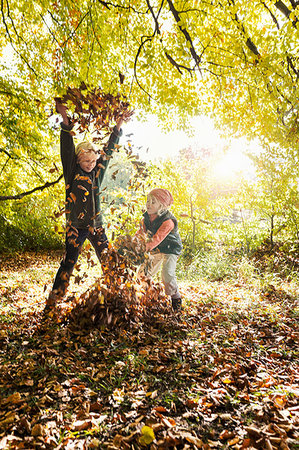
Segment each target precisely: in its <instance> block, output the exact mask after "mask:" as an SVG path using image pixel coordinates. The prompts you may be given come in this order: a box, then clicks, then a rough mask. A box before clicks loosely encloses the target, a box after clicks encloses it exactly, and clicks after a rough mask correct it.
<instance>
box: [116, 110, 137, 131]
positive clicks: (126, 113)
mask: <svg viewBox="0 0 299 450" xmlns="http://www.w3.org/2000/svg"><path fill="white" fill-rule="evenodd" d="M133 114H134V110H131V111H129V110H128V109H126V110H124V112H123V113H122V115H121V117H119V118H118V119H117V122H116V128H117V129H118V131H119V130H120V128H121V126H122V124H123V123H124V122H128V121H129V120H130V119H131V117H132V115H133Z"/></svg>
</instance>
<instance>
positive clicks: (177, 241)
mask: <svg viewBox="0 0 299 450" xmlns="http://www.w3.org/2000/svg"><path fill="white" fill-rule="evenodd" d="M143 217H144V225H145V228H146V230H147V231H150V233H151V235H152V236H154V234H156V232H157V231H158V229H159V228H160V226H161V225H162V223H163V222H165V221H166V220H168V219H171V220H172V221H173V223H174V228H173V230H171V232H170V233H169V234H168V235H167V236H166V238H165V239H163V241H162V242H161V243H160V244H159V245H158V246H157V247H156V248H158V249H159V250H160V252H161V253H166V254H170V253H172V254H174V255H179V254H180V253H181V252H182V249H183V245H182V241H181V237H180V234H179V231H178V221H177V220H176V218H175V217H174V215H173V214H171V212H169V211H167V212H166V213H164V214H162V216H158V217H156V219H155V220H153V221H152V222H151V221H150V218H149V215H148V213H147V212H145V213H144V214H143Z"/></svg>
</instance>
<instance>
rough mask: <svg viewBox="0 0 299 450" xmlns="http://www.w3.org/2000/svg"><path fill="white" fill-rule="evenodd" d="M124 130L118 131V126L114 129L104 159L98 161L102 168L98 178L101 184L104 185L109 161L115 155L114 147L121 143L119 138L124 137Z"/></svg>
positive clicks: (105, 149)
mask: <svg viewBox="0 0 299 450" xmlns="http://www.w3.org/2000/svg"><path fill="white" fill-rule="evenodd" d="M122 133H123V132H122V129H120V130H119V131H118V129H117V128H116V126H115V127H114V128H113V131H112V133H111V135H110V137H109V141H108V143H107V144H106V146H105V148H104V157H103V156H100V158H99V159H98V161H97V162H98V164H99V166H100V167H101V170H100V171H99V172H98V173H97V177H98V180H99V184H101V183H102V181H103V178H104V175H105V172H106V169H107V167H108V164H109V161H110V159H111V154H112V153H113V150H114V146H115V145H116V144H118V143H119V138H120V137H121V136H122Z"/></svg>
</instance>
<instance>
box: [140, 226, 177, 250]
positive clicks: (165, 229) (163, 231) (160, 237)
mask: <svg viewBox="0 0 299 450" xmlns="http://www.w3.org/2000/svg"><path fill="white" fill-rule="evenodd" d="M173 229H174V223H173V221H172V220H171V219H168V220H165V222H163V223H162V225H161V226H160V228H159V229H158V231H157V232H156V233H155V234H154V236H153V237H152V238H151V240H150V241H149V242H147V244H146V251H151V250H153V249H154V248H156V247H157V246H158V245H159V244H161V242H162V241H164V239H165V238H166V236H167V235H168V234H169V233H170V232H171V231H172V230H173Z"/></svg>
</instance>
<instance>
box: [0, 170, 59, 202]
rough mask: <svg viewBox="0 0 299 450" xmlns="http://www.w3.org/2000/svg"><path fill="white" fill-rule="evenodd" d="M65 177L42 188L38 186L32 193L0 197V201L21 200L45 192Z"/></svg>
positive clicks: (48, 182)
mask: <svg viewBox="0 0 299 450" xmlns="http://www.w3.org/2000/svg"><path fill="white" fill-rule="evenodd" d="M62 176H63V175H60V176H59V177H58V178H57V180H55V181H47V182H46V183H45V184H44V185H42V186H38V187H36V188H34V189H31V191H27V192H22V193H21V194H17V195H0V201H4V200H20V199H21V198H23V197H25V196H26V195H31V194H33V193H34V192H37V191H43V190H44V189H46V188H48V187H50V186H54V185H55V184H57V183H58V182H59V181H60V180H61V178H62Z"/></svg>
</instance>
